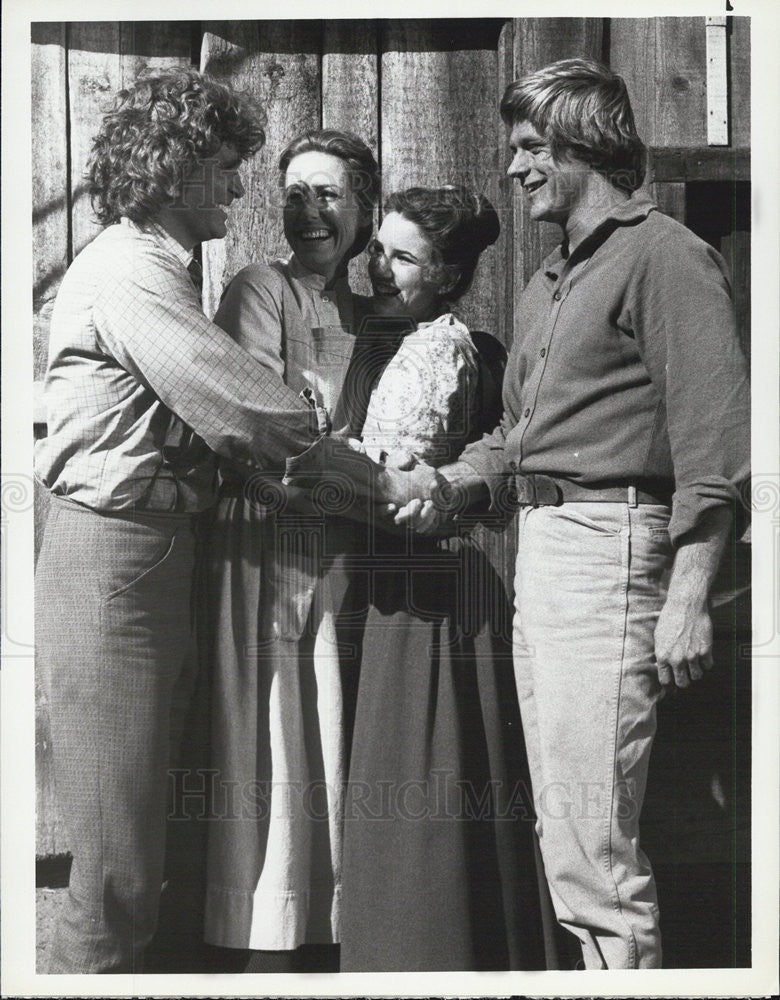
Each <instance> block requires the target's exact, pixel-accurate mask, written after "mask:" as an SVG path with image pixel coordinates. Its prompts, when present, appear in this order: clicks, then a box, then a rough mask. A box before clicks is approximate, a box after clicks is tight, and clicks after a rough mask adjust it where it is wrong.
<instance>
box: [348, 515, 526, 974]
mask: <svg viewBox="0 0 780 1000" xmlns="http://www.w3.org/2000/svg"><path fill="white" fill-rule="evenodd" d="M350 587H351V590H352V592H353V594H352V606H353V607H355V606H357V605H358V604H359V603H360V601H359V599H358V598H356V597H355V592H360V593H361V594H362V598H363V600H365V601H366V603H367V605H368V617H367V623H366V629H365V635H364V639H363V645H362V655H361V665H360V685H359V690H358V699H357V709H356V718H355V730H354V737H353V746H352V754H351V763H350V772H349V786H348V793H347V796H346V800H345V823H344V858H343V865H342V907H341V968H342V971H424V970H501V969H534V968H544V949H543V940H542V930H541V916H540V905H539V890H538V885H537V876H536V868H535V864H534V856H533V841H532V837H533V818H534V817H533V806H532V804H531V790H530V782H529V780H528V774H527V769H526V763H525V750H524V746H523V738H522V729H521V722H520V714H519V708H518V703H517V695H516V692H515V685H514V676H513V667H512V647H511V638H510V636H511V620H512V612H511V606H510V604H509V601H508V599H507V595H506V591H505V588H504V585H503V583H502V580H501V579H500V577H499V575H498V574H497V573H496V571H495V569H494V568H493V566H492V565H491V563H490V561H489V559H488V558H487V555H486V553H485V551H484V550H483V548H482V547H481V546H480V544H479V543H478V542H477V541H476V540H475V538H474V537H472V536H470V535H465V536H464V537H460V538H454V539H450V540H448V541H436V540H429V539H423V538H419V537H417V538H414V537H411V536H408V537H401V538H399V537H391V536H389V535H386V534H383V533H381V532H378V533H377V536H376V542H375V552H374V554H373V556H372V559H371V561H370V563H367V564H366V566H365V567H364V568H363V569H362V570H360V569H353V572H352V574H351V583H350Z"/></svg>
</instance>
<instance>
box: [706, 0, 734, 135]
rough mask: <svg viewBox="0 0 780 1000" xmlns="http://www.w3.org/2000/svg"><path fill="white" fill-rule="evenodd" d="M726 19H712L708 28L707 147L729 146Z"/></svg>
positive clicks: (708, 20)
mask: <svg viewBox="0 0 780 1000" xmlns="http://www.w3.org/2000/svg"><path fill="white" fill-rule="evenodd" d="M726 20H727V19H726V18H725V17H708V18H707V19H706V22H707V27H706V32H707V36H706V38H707V143H708V144H709V145H710V146H728V144H729V109H728V81H727V67H728V57H727V51H726Z"/></svg>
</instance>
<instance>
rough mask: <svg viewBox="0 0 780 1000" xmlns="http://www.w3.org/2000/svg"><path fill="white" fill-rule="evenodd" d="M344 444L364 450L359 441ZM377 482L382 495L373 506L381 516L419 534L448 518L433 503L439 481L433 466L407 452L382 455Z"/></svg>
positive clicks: (430, 532)
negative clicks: (379, 483)
mask: <svg viewBox="0 0 780 1000" xmlns="http://www.w3.org/2000/svg"><path fill="white" fill-rule="evenodd" d="M347 443H348V444H349V446H350V448H352V449H353V450H355V451H360V452H362V451H364V448H363V443H362V441H359V440H357V439H356V438H349V439H348V441H347ZM380 482H381V485H382V492H383V494H384V496H385V499H384V501H383V502H381V503H378V504H376V510H377V512H378V513H379V514H380V516H382V517H383V518H386V519H388V520H390V519H392V521H393V523H394V524H396V525H397V526H398V527H407V526H408V527H410V528H412V530H413V531H415V532H416V533H417V534H420V535H433V534H436V532H437V531H439V530H440V528H441V527H442V525H443V524H444V522H445V521H446V519H447V515H446V513H444V512H443V511H441V510H439V509H438V508H437V507H436V506H435V504H434V502H433V495H434V490H435V489H436V488H437V485H438V480H437V476H436V471H435V469H434V468H433V467H432V466H430V465H428V464H427V463H426V462H424V461H421V460H420V459H418V457H417V456H416V455H415V454H414V452H412V451H409V450H407V449H397V450H394V451H390V452H387V453H385V455H384V463H383V469H382V473H381V480H380Z"/></svg>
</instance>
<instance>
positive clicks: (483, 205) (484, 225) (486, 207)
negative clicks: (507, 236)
mask: <svg viewBox="0 0 780 1000" xmlns="http://www.w3.org/2000/svg"><path fill="white" fill-rule="evenodd" d="M475 200H476V202H477V211H476V213H475V214H474V230H475V234H474V235H475V239H476V240H478V241H480V242H481V243H482V249H483V250H484V249H485V248H486V247H489V246H492V244H493V243H495V242H496V240H497V239H498V237H499V234H500V233H501V223H500V222H499V219H498V212H497V211H496V210H495V208H493V205H492V204H491V202H490V201H489V200H488V199H487V198H486V197H485V196H484V195H483V194H479V195H477V196H476V198H475Z"/></svg>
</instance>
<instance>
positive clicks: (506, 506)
mask: <svg viewBox="0 0 780 1000" xmlns="http://www.w3.org/2000/svg"><path fill="white" fill-rule="evenodd" d="M458 461H459V462H464V463H465V464H466V465H468V466H470V467H471V468H472V469H473V470H474V472H475V473H476V474H477V475H478V476H479V477H480V479H482V480H484V482H485V485H486V486H487V488H488V492H489V493H490V505H489V507H488V510H489V511H490V513H491V514H495V515H496V516H497V517H500V518H502V519H503V520H504V522H506V521H508V520H509V518H511V517H512V516H513V515H514V514H515V513H516V512H517V499H516V493H515V484H514V473H513V470H512V469H510V468H508V467H507V465H506V463H505V461H504V450H503V449H502V448H501V449H499V448H488V447H485V446H484V445H483V444H482V443H481V442H479V441H477V442H475V444H473V445H469V446H468V448H466V450H465V451H464V452H463V453H462V454H461V456H460V458H458Z"/></svg>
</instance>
